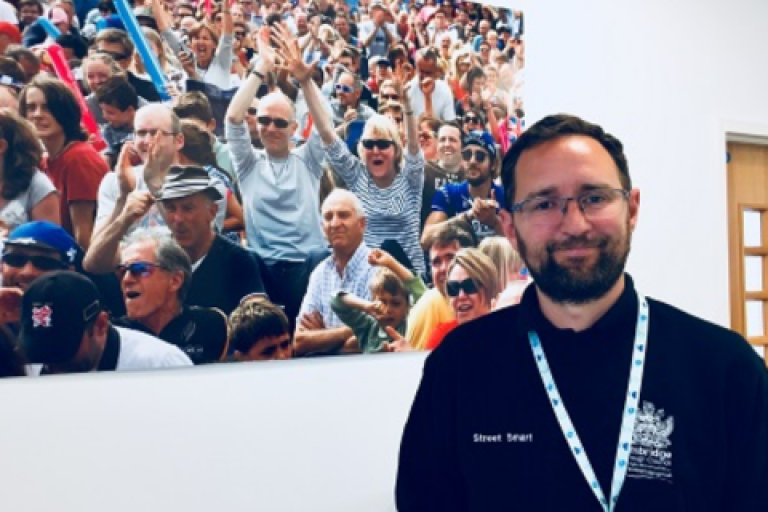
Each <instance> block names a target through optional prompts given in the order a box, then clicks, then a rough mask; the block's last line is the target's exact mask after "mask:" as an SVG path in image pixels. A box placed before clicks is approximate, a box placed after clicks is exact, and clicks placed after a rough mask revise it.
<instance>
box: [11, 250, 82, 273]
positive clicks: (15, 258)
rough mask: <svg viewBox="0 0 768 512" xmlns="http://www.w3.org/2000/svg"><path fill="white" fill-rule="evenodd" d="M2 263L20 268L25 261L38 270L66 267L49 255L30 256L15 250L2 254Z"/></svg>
mask: <svg viewBox="0 0 768 512" xmlns="http://www.w3.org/2000/svg"><path fill="white" fill-rule="evenodd" d="M3 263H5V264H6V265H8V266H9V267H13V268H22V267H24V266H26V265H27V263H32V266H33V267H35V268H36V269H38V270H43V271H51V270H61V269H65V268H67V264H66V263H64V262H63V261H61V260H57V259H56V258H51V257H49V256H30V255H28V254H21V253H17V252H9V253H5V254H3Z"/></svg>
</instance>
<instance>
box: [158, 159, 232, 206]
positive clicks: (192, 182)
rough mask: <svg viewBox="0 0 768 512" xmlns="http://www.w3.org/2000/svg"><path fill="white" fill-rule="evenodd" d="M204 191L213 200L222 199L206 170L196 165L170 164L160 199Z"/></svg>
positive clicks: (186, 195)
mask: <svg viewBox="0 0 768 512" xmlns="http://www.w3.org/2000/svg"><path fill="white" fill-rule="evenodd" d="M200 193H206V194H208V195H209V196H210V197H211V199H213V200H214V201H218V200H220V199H222V195H221V192H219V190H218V189H217V188H216V182H215V181H214V180H213V178H212V177H211V176H210V175H209V174H208V172H207V171H206V170H205V169H203V168H202V167H200V166H197V165H172V166H171V168H170V169H168V174H167V175H166V177H165V181H164V182H163V188H162V189H161V190H160V194H159V195H160V197H159V199H160V200H161V201H164V200H166V199H178V198H180V197H189V196H192V195H195V194H200Z"/></svg>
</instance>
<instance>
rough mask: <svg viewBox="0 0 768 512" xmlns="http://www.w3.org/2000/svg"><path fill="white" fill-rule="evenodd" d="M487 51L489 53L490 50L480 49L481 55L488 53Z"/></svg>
mask: <svg viewBox="0 0 768 512" xmlns="http://www.w3.org/2000/svg"><path fill="white" fill-rule="evenodd" d="M489 51H491V49H490V48H480V52H481V53H488V52H489Z"/></svg>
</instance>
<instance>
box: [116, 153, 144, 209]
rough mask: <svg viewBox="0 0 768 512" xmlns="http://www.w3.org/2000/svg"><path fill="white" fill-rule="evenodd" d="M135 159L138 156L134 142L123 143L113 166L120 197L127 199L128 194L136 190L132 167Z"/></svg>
mask: <svg viewBox="0 0 768 512" xmlns="http://www.w3.org/2000/svg"><path fill="white" fill-rule="evenodd" d="M137 157H138V154H137V153H136V146H135V145H134V142H133V141H132V140H128V141H126V142H125V143H123V147H122V148H121V149H120V155H119V156H118V157H117V165H116V166H115V175H116V176H117V184H118V186H119V187H120V196H121V197H128V194H130V193H131V192H133V191H134V190H135V189H136V176H134V174H133V169H132V167H133V165H134V162H135V161H136V158H137Z"/></svg>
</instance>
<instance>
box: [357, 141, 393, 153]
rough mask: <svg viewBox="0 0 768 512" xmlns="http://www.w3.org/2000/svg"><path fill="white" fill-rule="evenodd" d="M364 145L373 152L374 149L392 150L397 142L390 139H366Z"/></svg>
mask: <svg viewBox="0 0 768 512" xmlns="http://www.w3.org/2000/svg"><path fill="white" fill-rule="evenodd" d="M362 143H363V147H364V148H365V149H368V150H371V149H373V148H378V149H380V150H382V151H384V150H385V149H388V148H391V147H392V146H393V145H394V143H395V141H393V140H389V139H364V140H363V141H362Z"/></svg>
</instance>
